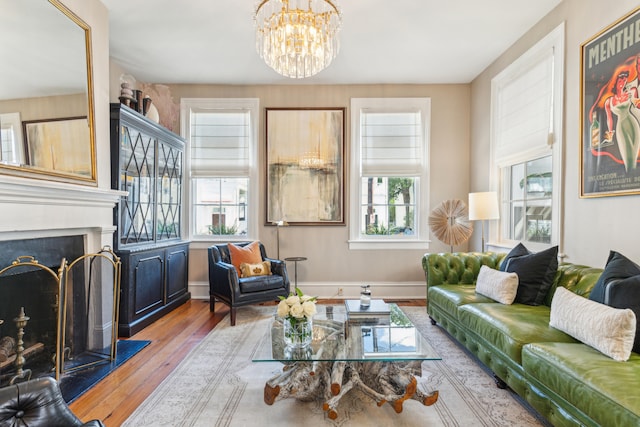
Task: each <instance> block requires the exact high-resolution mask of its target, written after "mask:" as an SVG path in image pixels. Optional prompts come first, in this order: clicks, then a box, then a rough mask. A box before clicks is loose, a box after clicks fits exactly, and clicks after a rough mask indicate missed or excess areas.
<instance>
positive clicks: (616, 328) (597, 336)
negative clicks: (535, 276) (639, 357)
mask: <svg viewBox="0 0 640 427" xmlns="http://www.w3.org/2000/svg"><path fill="white" fill-rule="evenodd" d="M549 326H552V327H554V328H556V329H560V330H561V331H563V332H565V333H567V334H569V335H571V336H572V337H573V338H575V339H577V340H579V341H581V342H583V343H585V344H587V345H588V346H591V347H593V348H595V349H596V350H598V351H600V352H602V353H604V354H605V355H607V356H609V357H610V358H612V359H614V360H618V361H625V360H628V359H629V356H630V355H631V349H632V347H633V340H634V338H635V336H636V315H635V314H634V312H633V311H632V310H631V309H628V308H625V309H620V308H613V307H609V306H608V305H604V304H600V303H599V302H595V301H591V300H590V299H587V298H584V297H581V296H580V295H576V294H574V293H573V292H571V291H569V290H567V289H565V288H563V287H561V286H558V289H557V290H556V293H555V295H554V296H553V300H552V301H551V318H550V320H549Z"/></svg>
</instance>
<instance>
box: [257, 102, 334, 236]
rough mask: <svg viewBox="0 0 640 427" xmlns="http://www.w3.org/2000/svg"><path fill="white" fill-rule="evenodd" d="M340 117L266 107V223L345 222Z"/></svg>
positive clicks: (323, 111)
mask: <svg viewBox="0 0 640 427" xmlns="http://www.w3.org/2000/svg"><path fill="white" fill-rule="evenodd" d="M344 115H345V109H344V108H267V109H266V161H267V165H266V172H267V180H266V182H267V189H266V198H267V203H266V206H267V209H266V213H267V215H266V216H267V218H266V224H267V225H273V224H274V223H277V222H279V221H286V222H287V223H289V224H291V225H295V224H298V225H344V223H345V221H344V175H345V174H344V169H345V168H344V150H345V147H344Z"/></svg>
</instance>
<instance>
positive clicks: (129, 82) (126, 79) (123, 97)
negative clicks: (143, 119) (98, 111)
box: [119, 74, 137, 110]
mask: <svg viewBox="0 0 640 427" xmlns="http://www.w3.org/2000/svg"><path fill="white" fill-rule="evenodd" d="M135 90H136V79H135V77H133V76H132V75H131V74H122V75H120V98H119V99H120V103H121V104H124V105H126V106H127V107H130V108H133V109H134V110H136V104H137V100H136V97H135V92H134V91H135Z"/></svg>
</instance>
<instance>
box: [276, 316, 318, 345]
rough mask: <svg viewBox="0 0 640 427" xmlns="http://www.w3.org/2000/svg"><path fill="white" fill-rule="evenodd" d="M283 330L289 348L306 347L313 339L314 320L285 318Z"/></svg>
mask: <svg viewBox="0 0 640 427" xmlns="http://www.w3.org/2000/svg"><path fill="white" fill-rule="evenodd" d="M282 330H283V334H284V343H285V344H286V345H287V347H293V348H303V347H306V346H308V345H309V344H311V340H312V339H313V318H311V317H309V318H307V317H303V318H301V319H296V318H285V319H283V320H282Z"/></svg>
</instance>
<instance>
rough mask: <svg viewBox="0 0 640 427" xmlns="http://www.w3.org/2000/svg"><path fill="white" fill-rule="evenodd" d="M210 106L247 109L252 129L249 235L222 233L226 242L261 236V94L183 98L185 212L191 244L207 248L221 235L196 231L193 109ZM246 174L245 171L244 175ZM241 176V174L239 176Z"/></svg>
mask: <svg viewBox="0 0 640 427" xmlns="http://www.w3.org/2000/svg"><path fill="white" fill-rule="evenodd" d="M207 110H236V111H237V110H248V111H249V114H250V125H249V126H250V132H251V136H250V139H251V142H250V149H249V175H248V178H249V186H248V188H247V193H248V197H247V202H248V203H247V211H246V212H247V235H246V236H223V240H224V242H225V243H226V242H234V241H246V240H257V239H258V224H259V210H260V209H259V196H258V195H259V192H260V180H259V173H258V138H259V121H260V100H259V99H258V98H182V99H181V101H180V123H181V135H182V137H183V138H185V140H186V141H187V144H186V149H185V163H186V173H185V175H186V177H187V179H186V180H185V191H184V193H183V194H185V198H186V203H185V204H184V205H185V206H186V209H187V210H188V215H185V216H184V218H186V219H187V220H186V221H185V227H186V230H188V236H189V239H190V240H191V242H192V244H191V247H193V248H197V249H204V248H207V247H208V246H210V245H211V243H213V242H219V241H221V240H220V237H216V236H211V237H210V238H209V237H206V238H204V237H201V236H194V235H193V221H194V218H193V215H194V214H195V212H194V209H193V204H194V200H193V197H194V195H193V189H192V184H191V182H192V179H193V178H192V176H191V151H190V150H191V143H190V140H191V113H192V112H198V111H207ZM242 176H245V175H242ZM215 177H229V172H228V171H220V172H219V174H218V175H215ZM236 177H238V176H236ZM183 231H184V230H183Z"/></svg>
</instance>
